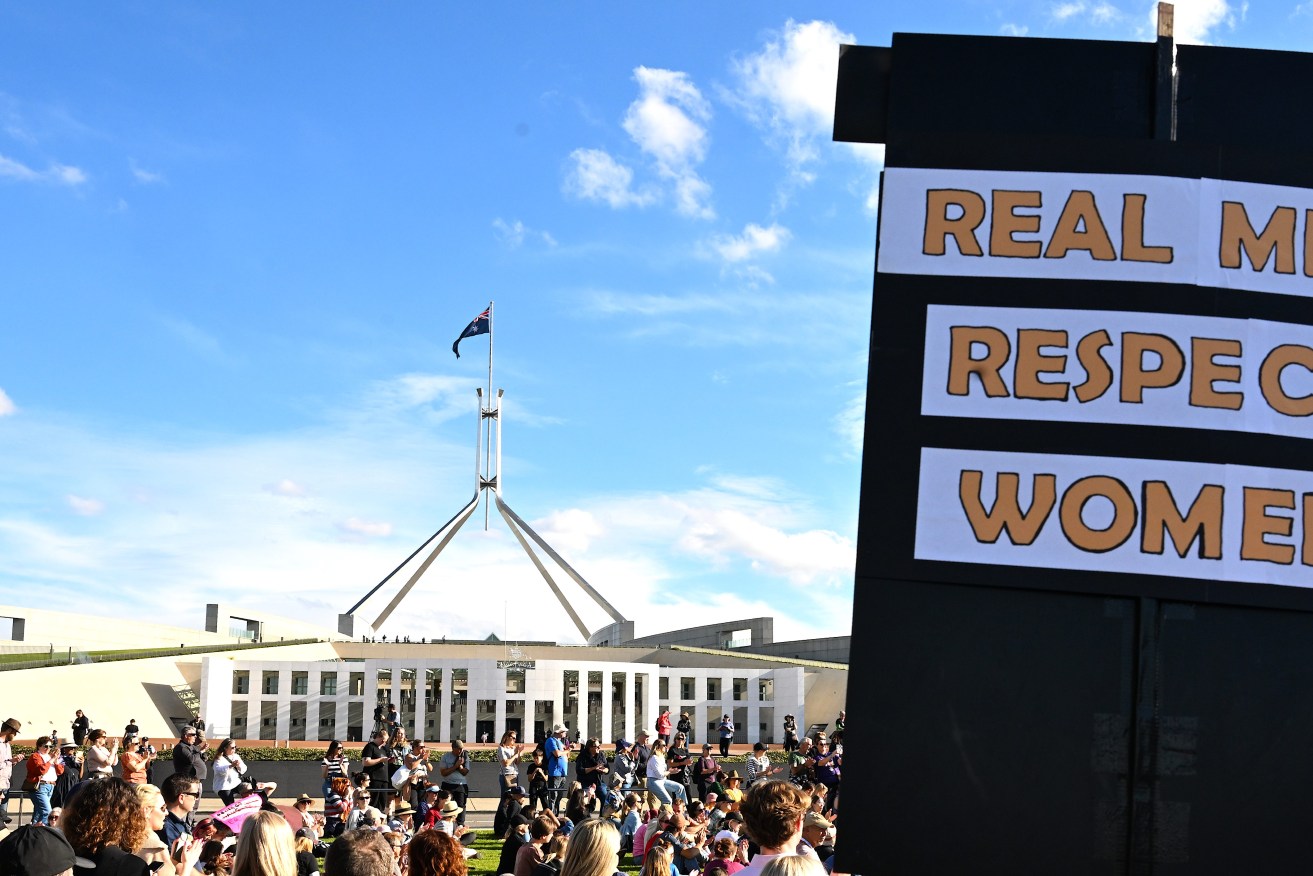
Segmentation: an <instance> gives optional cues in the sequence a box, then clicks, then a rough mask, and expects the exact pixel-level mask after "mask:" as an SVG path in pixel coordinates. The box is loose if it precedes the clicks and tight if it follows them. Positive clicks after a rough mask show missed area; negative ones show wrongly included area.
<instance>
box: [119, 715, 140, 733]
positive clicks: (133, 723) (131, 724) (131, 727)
mask: <svg viewBox="0 0 1313 876" xmlns="http://www.w3.org/2000/svg"><path fill="white" fill-rule="evenodd" d="M140 732H141V728H140V727H138V726H137V719H136V718H129V719H128V725H127V726H126V727H124V728H123V735H124V736H136V735H137V734H138V733H140Z"/></svg>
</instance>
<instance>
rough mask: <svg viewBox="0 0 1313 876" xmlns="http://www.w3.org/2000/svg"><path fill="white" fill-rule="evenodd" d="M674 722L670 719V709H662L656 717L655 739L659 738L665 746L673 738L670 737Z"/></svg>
mask: <svg viewBox="0 0 1313 876" xmlns="http://www.w3.org/2000/svg"><path fill="white" fill-rule="evenodd" d="M673 726H674V722H673V721H672V720H671V719H670V709H668V708H667V709H662V710H661V714H660V715H658V716H657V719H656V731H657V739H660V740H661V741H662V742H664V743H665V744H666V745H667V746H668V745H670V743H671V742H673V741H674V740H673V739H672V738H671V732H672V728H673Z"/></svg>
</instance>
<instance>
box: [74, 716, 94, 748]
mask: <svg viewBox="0 0 1313 876" xmlns="http://www.w3.org/2000/svg"><path fill="white" fill-rule="evenodd" d="M72 726H73V741H74V742H76V743H77V744H78V745H79V746H81V745H82V743H83V742H86V741H87V734H88V733H90V732H91V720H90V719H89V718H87V716H86V715H84V714H82V710H81V709H78V710H77V712H76V713H75V714H74V717H73V725H72Z"/></svg>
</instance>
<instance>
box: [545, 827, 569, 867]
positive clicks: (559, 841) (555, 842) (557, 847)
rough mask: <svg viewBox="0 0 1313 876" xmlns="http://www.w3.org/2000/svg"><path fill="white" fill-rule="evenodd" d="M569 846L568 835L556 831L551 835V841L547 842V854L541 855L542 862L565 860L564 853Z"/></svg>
mask: <svg viewBox="0 0 1313 876" xmlns="http://www.w3.org/2000/svg"><path fill="white" fill-rule="evenodd" d="M569 848H570V837H568V836H566V835H565V834H563V833H558V834H557V835H556V836H554V837H552V841H551V842H549V843H548V844H547V854H546V855H544V856H543V863H544V864H546V863H547V862H548V861H553V860H555V861H561V862H562V863H564V862H565V853H566V852H567V851H568V850H569Z"/></svg>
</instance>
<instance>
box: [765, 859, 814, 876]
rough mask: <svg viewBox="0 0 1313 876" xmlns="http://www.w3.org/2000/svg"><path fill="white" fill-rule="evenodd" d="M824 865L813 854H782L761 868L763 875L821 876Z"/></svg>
mask: <svg viewBox="0 0 1313 876" xmlns="http://www.w3.org/2000/svg"><path fill="white" fill-rule="evenodd" d="M824 872H825V867H824V865H822V864H821V862H820V861H818V860H816V859H815V858H813V857H812V856H811V855H780V856H779V857H778V858H776V859H774V860H773V861H771V862H770V863H769V864H767V865H766V866H765V867H763V868H762V870H761V876H821V874H822V873H824Z"/></svg>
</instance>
